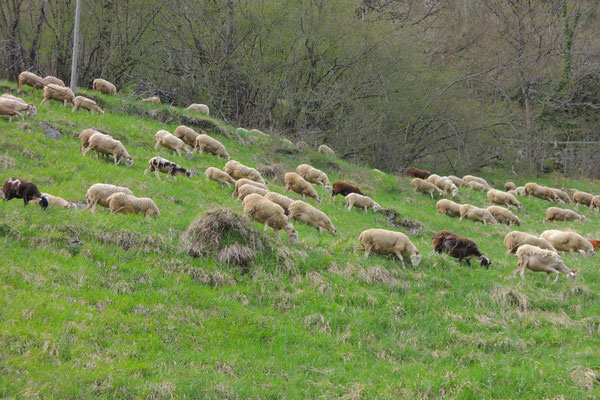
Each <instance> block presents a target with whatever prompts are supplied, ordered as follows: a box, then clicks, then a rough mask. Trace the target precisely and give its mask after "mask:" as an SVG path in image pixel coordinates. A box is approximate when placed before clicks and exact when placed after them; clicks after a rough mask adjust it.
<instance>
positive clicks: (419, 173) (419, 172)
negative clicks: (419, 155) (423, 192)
mask: <svg viewBox="0 0 600 400" xmlns="http://www.w3.org/2000/svg"><path fill="white" fill-rule="evenodd" d="M406 175H408V176H412V177H413V178H420V179H427V178H429V175H431V172H429V171H427V170H425V169H420V168H415V167H409V168H407V169H406Z"/></svg>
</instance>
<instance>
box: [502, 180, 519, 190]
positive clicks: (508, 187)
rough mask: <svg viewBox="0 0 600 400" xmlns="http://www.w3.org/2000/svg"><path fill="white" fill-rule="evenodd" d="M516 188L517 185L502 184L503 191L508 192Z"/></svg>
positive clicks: (511, 183) (510, 183)
mask: <svg viewBox="0 0 600 400" xmlns="http://www.w3.org/2000/svg"><path fill="white" fill-rule="evenodd" d="M516 188H517V185H515V184H514V183H513V182H506V183H505V184H504V191H505V192H508V191H509V190H515V189H516Z"/></svg>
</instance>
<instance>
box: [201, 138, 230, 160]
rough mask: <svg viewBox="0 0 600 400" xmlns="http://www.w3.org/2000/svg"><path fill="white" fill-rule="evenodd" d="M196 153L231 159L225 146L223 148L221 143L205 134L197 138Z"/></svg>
mask: <svg viewBox="0 0 600 400" xmlns="http://www.w3.org/2000/svg"><path fill="white" fill-rule="evenodd" d="M194 151H199V152H200V153H210V154H214V155H215V156H219V157H223V158H224V159H226V160H229V159H231V157H229V154H228V153H227V150H225V146H223V144H222V143H221V142H219V141H218V140H217V139H215V138H212V137H210V136H208V135H205V134H202V135H198V136H197V137H196V140H195V142H194Z"/></svg>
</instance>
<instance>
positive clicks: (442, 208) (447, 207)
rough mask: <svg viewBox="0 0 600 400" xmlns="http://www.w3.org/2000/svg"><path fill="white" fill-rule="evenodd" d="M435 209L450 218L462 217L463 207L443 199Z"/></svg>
mask: <svg viewBox="0 0 600 400" xmlns="http://www.w3.org/2000/svg"><path fill="white" fill-rule="evenodd" d="M435 207H436V208H437V211H438V212H439V213H441V214H446V215H448V216H449V217H454V218H458V217H460V207H461V205H460V204H458V203H455V202H453V201H452V200H448V199H441V200H440V201H438V202H437V204H436V205H435Z"/></svg>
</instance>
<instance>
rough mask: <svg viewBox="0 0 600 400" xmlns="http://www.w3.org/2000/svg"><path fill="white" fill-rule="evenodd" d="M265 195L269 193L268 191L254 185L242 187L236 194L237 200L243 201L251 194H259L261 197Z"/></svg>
mask: <svg viewBox="0 0 600 400" xmlns="http://www.w3.org/2000/svg"><path fill="white" fill-rule="evenodd" d="M267 193H269V191H268V190H266V189H263V188H260V187H258V186H254V185H242V186H241V187H240V188H239V190H238V192H237V194H238V200H244V199H245V198H246V196H248V195H251V194H259V195H261V196H264V195H266V194H267Z"/></svg>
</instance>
